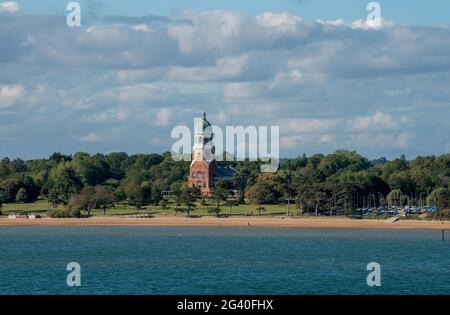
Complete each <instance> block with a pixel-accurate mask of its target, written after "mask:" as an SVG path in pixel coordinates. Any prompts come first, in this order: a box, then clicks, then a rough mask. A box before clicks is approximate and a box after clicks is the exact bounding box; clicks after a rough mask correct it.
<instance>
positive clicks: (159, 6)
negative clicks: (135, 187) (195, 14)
mask: <svg viewBox="0 0 450 315" xmlns="http://www.w3.org/2000/svg"><path fill="white" fill-rule="evenodd" d="M19 2H20V5H21V7H22V9H23V12H24V13H27V14H61V13H62V12H64V5H65V4H66V3H68V2H69V1H65V0H39V1H36V0H22V1H19ZM78 2H79V3H80V4H81V5H82V6H89V4H91V5H93V6H95V7H96V10H97V13H98V14H100V15H129V16H142V15H162V16H165V15H169V14H171V13H172V12H173V11H177V10H183V9H185V8H197V9H200V10H229V11H239V12H244V13H247V14H251V15H257V14H261V13H263V12H265V11H272V12H283V11H288V12H290V13H291V14H295V15H300V16H303V17H305V18H308V19H316V18H320V19H326V20H334V19H339V18H343V19H345V20H357V19H359V18H361V16H364V15H365V13H366V10H365V9H366V5H367V4H368V3H369V2H370V1H367V0H343V1H339V0H165V1H143V0H108V1H101V0H80V1H78ZM378 3H380V4H381V5H382V8H383V16H384V17H385V18H387V19H389V20H395V21H396V22H397V23H402V24H414V25H437V24H448V22H449V12H450V2H449V1H447V0H380V1H378Z"/></svg>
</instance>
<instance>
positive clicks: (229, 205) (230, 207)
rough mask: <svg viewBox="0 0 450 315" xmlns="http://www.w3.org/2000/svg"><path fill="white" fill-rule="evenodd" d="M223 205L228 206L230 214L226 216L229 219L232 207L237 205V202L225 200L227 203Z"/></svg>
mask: <svg viewBox="0 0 450 315" xmlns="http://www.w3.org/2000/svg"><path fill="white" fill-rule="evenodd" d="M225 204H226V205H227V206H228V208H229V209H230V212H229V213H228V215H229V216H230V217H231V213H232V211H233V206H234V205H239V201H237V200H232V199H227V201H226V202H225Z"/></svg>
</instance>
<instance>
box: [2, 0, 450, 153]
mask: <svg viewBox="0 0 450 315" xmlns="http://www.w3.org/2000/svg"><path fill="white" fill-rule="evenodd" d="M3 3H4V2H3ZM3 3H2V4H3ZM383 22H384V21H383ZM358 23H359V24H358ZM0 25H2V27H1V28H0V39H1V42H0V45H1V50H0V82H2V84H0V108H1V109H2V110H1V111H2V115H0V125H5V124H8V123H10V122H11V121H20V122H23V123H24V124H27V126H29V127H30V128H29V130H33V131H34V134H32V135H31V134H30V135H29V137H28V138H27V139H29V140H27V141H30V143H36V142H37V140H36V139H42V138H46V137H49V135H55V134H58V135H60V137H61V139H67V137H70V135H73V134H78V132H79V130H80V128H82V129H81V130H88V131H89V132H90V131H92V133H91V134H88V135H85V136H83V137H82V138H83V139H84V141H87V142H89V141H91V142H98V141H101V140H103V142H102V143H101V148H102V149H105V150H107V149H112V148H114V149H117V148H120V147H122V148H123V150H127V149H128V150H132V151H136V150H141V151H148V150H149V148H148V147H146V146H145V145H148V139H161V140H162V141H160V142H159V143H162V142H164V141H166V142H167V141H170V135H168V134H166V131H167V130H166V129H167V128H149V125H151V124H153V125H152V127H153V126H159V127H167V126H169V125H170V124H171V123H174V122H175V121H181V122H183V123H185V124H187V125H190V124H191V123H192V118H193V117H197V116H198V114H199V113H201V112H202V111H203V110H204V109H206V110H207V114H208V117H210V119H211V123H213V124H214V123H216V124H220V123H224V122H226V123H230V124H236V125H244V126H245V125H274V124H276V125H279V126H280V127H281V132H282V147H281V150H282V155H283V154H284V152H287V154H289V155H292V154H294V155H295V154H298V153H299V152H298V150H299V147H298V145H299V144H301V146H302V148H301V149H302V151H303V150H304V151H306V152H308V153H310V152H314V153H315V152H319V151H321V152H323V151H326V150H327V149H331V148H333V149H334V148H349V147H350V148H352V149H364V150H366V152H369V151H370V150H372V148H374V149H373V150H372V151H370V152H371V153H373V152H375V153H373V154H376V155H378V154H379V151H380V150H381V149H382V151H383V152H382V153H380V154H383V155H386V156H389V154H391V156H398V155H399V154H400V153H407V154H408V153H409V154H410V155H412V154H414V152H417V151H418V150H423V151H426V152H431V153H433V152H436V151H439V150H445V148H446V145H447V144H448V136H447V135H448V129H449V125H448V122H447V121H446V120H445V118H446V117H449V116H450V106H449V104H450V90H449V89H448V82H450V29H449V28H446V27H437V26H436V27H422V26H404V25H395V24H391V25H388V24H386V23H383V27H382V28H379V29H374V28H369V27H366V26H365V25H364V21H360V22H356V23H353V22H351V23H349V22H345V21H343V20H337V21H325V22H324V21H312V20H306V19H304V18H302V17H300V16H296V15H293V14H290V13H273V12H266V13H264V14H260V15H258V16H250V15H245V14H242V13H239V12H229V11H228V12H227V11H213V12H208V11H196V10H190V11H183V12H181V13H180V14H177V13H175V14H173V15H171V16H170V17H151V16H150V17H140V18H134V17H108V19H102V21H98V23H96V25H95V26H93V27H87V28H86V27H82V28H76V29H73V30H70V31H69V32H68V31H67V29H66V28H61V27H59V26H60V21H59V20H57V19H54V18H53V17H46V16H39V17H37V16H30V15H26V14H14V15H10V14H0ZM12 34H13V35H12ZM68 73H69V74H70V75H67V74H68ZM7 82H8V83H7ZM11 82H14V83H11ZM37 82H39V83H37ZM15 105H21V106H15ZM22 105H23V106H22ZM48 117H52V124H48ZM130 122H133V123H132V124H130ZM115 127H117V131H116V132H117V133H116V134H115V137H114V141H115V143H114V146H113V147H107V146H108V145H110V141H105V139H108V140H109V139H110V138H109V136H110V132H109V131H108V133H105V132H104V131H103V128H108V130H111V128H115ZM416 130H417V131H416ZM419 130H420V132H419ZM10 134H11V135H12V133H10ZM130 139H132V140H130ZM412 139H414V141H415V142H414V143H418V145H415V146H411V143H412ZM61 141H62V142H61V143H58V144H57V143H56V142H54V141H48V143H47V144H45V145H43V147H42V150H43V151H44V150H46V152H47V151H49V152H52V151H54V150H55V148H54V146H56V145H59V148H61V150H62V149H64V150H66V151H67V152H71V151H72V149H73V148H74V146H73V145H72V144H71V143H70V142H67V141H63V140H61ZM111 143H112V141H111ZM154 144H155V145H157V143H156V142H155V143H154ZM8 145H9V144H8V143H6V142H0V147H4V146H8ZM95 145H97V143H95ZM111 145H112V144H111ZM87 146H88V144H87ZM24 147H26V148H28V149H24V151H26V150H29V152H32V154H35V153H34V151H32V148H33V146H31V145H24ZM98 147H99V148H100V145H98ZM383 148H384V149H383ZM75 149H79V147H76V148H75ZM283 150H284V152H283ZM375 150H377V151H375ZM414 150H416V151H414ZM403 151H405V152H403ZM411 152H413V153H411ZM363 153H364V152H363Z"/></svg>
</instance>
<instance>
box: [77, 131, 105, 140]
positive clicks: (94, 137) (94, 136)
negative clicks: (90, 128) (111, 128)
mask: <svg viewBox="0 0 450 315" xmlns="http://www.w3.org/2000/svg"><path fill="white" fill-rule="evenodd" d="M80 140H81V141H83V142H100V141H102V140H103V138H102V137H101V136H99V135H98V134H97V133H96V132H91V133H90V134H87V135H85V136H83V137H81V138H80Z"/></svg>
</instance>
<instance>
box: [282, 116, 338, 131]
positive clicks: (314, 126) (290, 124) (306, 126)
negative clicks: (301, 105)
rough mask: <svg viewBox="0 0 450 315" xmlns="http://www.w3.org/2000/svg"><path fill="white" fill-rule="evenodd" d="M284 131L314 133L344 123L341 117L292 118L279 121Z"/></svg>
mask: <svg viewBox="0 0 450 315" xmlns="http://www.w3.org/2000/svg"><path fill="white" fill-rule="evenodd" d="M277 124H278V125H279V126H280V128H281V131H282V132H283V133H301V134H314V133H323V132H327V131H331V130H335V129H336V128H337V127H338V126H340V125H341V124H342V120H341V119H305V118H290V119H284V120H281V121H279V122H278V123H277Z"/></svg>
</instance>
